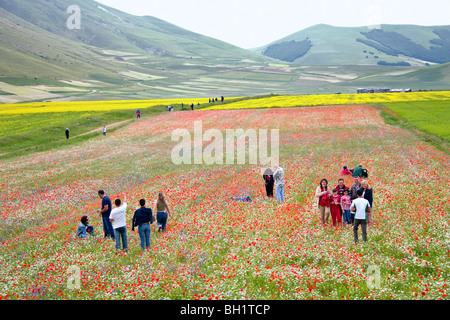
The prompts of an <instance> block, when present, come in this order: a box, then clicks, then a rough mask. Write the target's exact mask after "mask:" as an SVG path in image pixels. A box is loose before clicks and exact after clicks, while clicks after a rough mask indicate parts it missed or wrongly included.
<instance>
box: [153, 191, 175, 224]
mask: <svg viewBox="0 0 450 320" xmlns="http://www.w3.org/2000/svg"><path fill="white" fill-rule="evenodd" d="M153 210H154V211H156V225H157V226H158V232H161V231H162V232H164V231H165V230H166V225H167V219H168V217H169V215H170V214H171V213H170V209H169V206H168V205H167V201H166V199H165V197H164V194H163V193H162V192H159V193H158V198H157V199H156V200H155V203H154V204H153Z"/></svg>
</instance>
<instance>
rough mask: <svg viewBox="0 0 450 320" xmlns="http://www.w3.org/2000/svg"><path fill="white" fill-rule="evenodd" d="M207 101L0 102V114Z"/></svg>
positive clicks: (205, 99)
mask: <svg viewBox="0 0 450 320" xmlns="http://www.w3.org/2000/svg"><path fill="white" fill-rule="evenodd" d="M181 103H184V104H186V105H188V106H189V105H190V104H191V103H194V104H197V103H200V104H203V103H208V98H200V99H154V100H125V101H123V100H114V101H70V102H35V103H14V104H0V114H17V113H19V114H28V113H48V112H51V113H53V112H95V111H112V110H130V109H131V110H132V109H139V108H149V107H154V106H161V105H172V104H181Z"/></svg>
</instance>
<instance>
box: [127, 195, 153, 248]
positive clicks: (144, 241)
mask: <svg viewBox="0 0 450 320" xmlns="http://www.w3.org/2000/svg"><path fill="white" fill-rule="evenodd" d="M139 205H140V206H141V207H140V208H139V209H137V210H136V211H135V212H134V215H133V222H132V224H131V230H132V231H134V227H138V232H139V238H140V239H141V247H142V251H145V250H146V249H150V230H151V229H150V223H153V221H154V220H155V219H154V217H153V212H152V209H150V208H147V207H145V199H141V200H139Z"/></svg>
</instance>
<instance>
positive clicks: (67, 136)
mask: <svg viewBox="0 0 450 320" xmlns="http://www.w3.org/2000/svg"><path fill="white" fill-rule="evenodd" d="M65 132H66V139H69V134H70V131H69V128H66V130H65Z"/></svg>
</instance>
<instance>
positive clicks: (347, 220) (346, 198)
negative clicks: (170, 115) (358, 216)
mask: <svg viewBox="0 0 450 320" xmlns="http://www.w3.org/2000/svg"><path fill="white" fill-rule="evenodd" d="M349 193H350V192H349V190H348V189H344V195H343V196H342V197H341V207H342V210H343V211H344V224H347V225H348V224H353V219H352V218H353V217H352V214H351V212H350V206H351V205H352V200H351V198H350V195H349Z"/></svg>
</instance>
